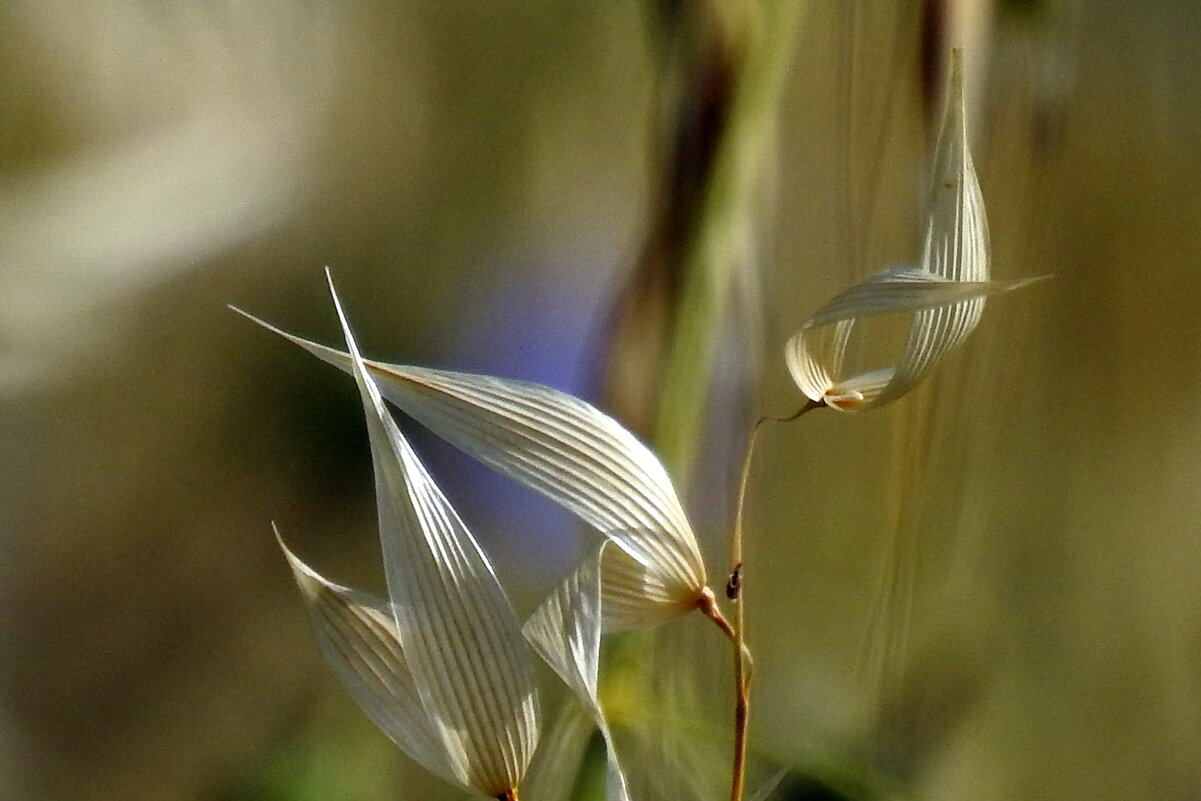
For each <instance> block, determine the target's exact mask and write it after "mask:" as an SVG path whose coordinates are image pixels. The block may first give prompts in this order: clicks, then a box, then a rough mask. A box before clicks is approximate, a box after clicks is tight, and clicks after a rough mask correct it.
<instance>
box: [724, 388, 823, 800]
mask: <svg viewBox="0 0 1201 801" xmlns="http://www.w3.org/2000/svg"><path fill="white" fill-rule="evenodd" d="M823 405H824V404H823V403H822V402H821V401H813V400H811V401H809V402H808V403H806V404H805V405H804V406H802V407H801V408H800V409H798V410H797V411H796V412H795V413H793V414H791V415H789V416H788V417H771V416H766V415H765V416H763V417H760V418H759V419H758V420H756V421H755V425H754V426H753V427H752V428H751V433H750V436H749V437H748V438H747V446H746V454H745V455H744V456H743V459H742V475H741V478H740V479H739V482H738V505H737V506H736V507H735V515H734V535H733V536H732V537H731V538H730V578H729V580H728V581H727V582H726V597H728V598H729V599H730V600H731V601H732V602H733V603H734V625H733V626H732V627H729V628H731V629H732V636H730V640H731V642H732V643H733V645H734V698H735V702H734V764H733V770H732V774H733V775H732V777H731V780H730V801H742V797H743V793H744V792H745V791H746V750H747V736H748V732H749V731H750V718H751V673H752V670H753V667H754V663H753V662H752V660H751V654H750V649H749V648H748V647H747V644H746V611H745V604H743V602H742V599H743V593H742V591H743V583H742V511H743V507H744V505H745V503H746V488H747V480H748V478H749V477H750V474H751V461H752V458H753V456H754V453H755V443H756V442H758V440H759V429H760V428H762V427H763V424H764V423H769V422H772V423H787V422H790V421H792V420H796V419H797V418H799V417H800V416H801V415H803V414H805V413H806V412H809V411H812V410H813V409H817V408H819V407H821V406H823ZM719 614H720V613H719ZM723 620H724V618H723ZM714 622H717V620H716V619H714ZM718 625H721V623H718ZM727 626H728V624H727Z"/></svg>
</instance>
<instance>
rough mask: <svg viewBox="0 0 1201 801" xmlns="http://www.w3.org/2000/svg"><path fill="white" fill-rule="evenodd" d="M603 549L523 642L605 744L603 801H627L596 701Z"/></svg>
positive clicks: (568, 582) (536, 617) (553, 597)
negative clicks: (560, 683)
mask: <svg viewBox="0 0 1201 801" xmlns="http://www.w3.org/2000/svg"><path fill="white" fill-rule="evenodd" d="M608 548H609V544H608V543H605V544H604V545H602V546H601V553H598V554H597V556H596V558H594V559H588V560H586V561H584V562H582V563H581V564H580V565H579V567H577V568H576V569H575V570H573V571H572V572H571V573H570V574H569V575H568V576H567V578H566V579H565V580H564V581H563V582H562V583H561V584H560V585H559V587H558V588H556V590H555V591H554V592H553V593H551V594H550V596H549V597H548V598H547V599H546V600H545V601H544V602H543V603H542V605H541V606H539V607H538V609H537V610H536V611H535V612H534V614H533V615H531V616H530V619H529V620H527V621H526V624H525V627H524V628H523V629H522V631H523V632H524V634H525V636H526V639H527V640H529V641H530V643H531V644H532V645H533V646H534V649H535V650H536V651H537V652H538V653H539V655H541V656H542V658H543V659H545V660H546V663H547V664H548V665H550V667H551V669H552V670H554V671H555V673H557V674H559V677H560V678H561V679H563V682H564V683H565V684H566V685H567V686H568V687H569V688H571V690H572V691H573V692H574V693H575V694H576V696H577V697H578V698H579V699H580V702H581V703H582V704H583V705H584V708H585V709H587V710H588V713H589V714H590V715H592V717H593V719H594V720H595V721H596V725H597V727H598V728H599V729H600V732H601V735H602V736H603V737H604V738H605V748H606V750H607V752H608V761H609V772H608V778H607V780H606V781H607V783H606V797H607V798H608V801H629V791H628V789H627V788H626V781H625V776H624V774H623V773H622V771H621V765H620V764H619V763H618V761H617V752H616V750H615V748H614V745H613V738H612V736H611V735H610V733H609V725H608V723H607V722H606V721H605V713H604V710H602V709H601V705H600V699H599V698H598V697H597V681H598V675H599V671H600V638H601V568H600V561H601V559H602V558H603V554H604V551H605V550H606V549H608Z"/></svg>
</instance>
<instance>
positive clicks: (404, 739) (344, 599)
mask: <svg viewBox="0 0 1201 801" xmlns="http://www.w3.org/2000/svg"><path fill="white" fill-rule="evenodd" d="M275 535H276V538H277V539H279V547H280V548H282V549H283V552H284V556H286V557H287V558H288V564H289V565H291V567H292V574H293V576H295V578H296V583H297V584H298V585H299V586H300V592H301V595H302V596H303V597H304V601H305V606H306V608H307V609H308V611H309V615H310V617H311V619H312V622H313V631H314V632H315V633H316V635H317V645H318V647H319V648H320V649H321V653H322V655H323V656H324V657H325V659H326V661H327V662H329V664H330V666H331V667H333V669H334V672H335V673H336V674H337V676H338V678H339V679H340V680H341V681H342V684H343V685H344V686H345V687H346V689H347V691H348V692H349V693H350V695H351V697H352V698H354V700H355V701H356V702H358V704H359V706H360V707H362V709H363V711H364V712H366V713H367V716H368V717H370V718H371V720H372V721H374V722H375V724H376V725H377V726H379V727H380V728H381V729H382V730H383V732H384V734H386V735H388V737H389V738H391V739H392V741H393V742H395V743H396V744H397V745H398V746H400V748H401V750H402V751H404V752H405V753H406V754H408V755H409V756H410V757H412V759H413V760H414V761H415V762H417V763H418V764H420V765H421V766H422V767H424V768H425V769H426V770H428V771H430V772H431V773H433V774H435V775H437V776H439V777H441V778H444V779H452V780H453V779H454V774H453V773H452V772H451V770H450V766H449V764H448V763H447V761H446V755H445V754H446V751H445V749H444V748H443V746H442V740H441V738H440V737H439V736H438V733H437V732H436V731H435V729H434V726H433V724H432V722H431V721H430V719H429V716H428V715H427V714H426V713H425V707H424V706H422V703H421V698H420V694H419V693H418V691H417V687H416V684H415V682H414V680H413V674H412V673H411V672H410V671H409V666H408V664H407V662H406V661H405V656H404V651H403V649H402V647H401V643H400V638H399V637H398V636H397V635H396V623H395V621H394V620H393V617H392V608H391V606H390V605H389V604H388V602H387V601H385V600H383V599H382V598H375V597H373V596H370V595H366V594H365V593H359V592H356V591H354V590H352V589H350V588H348V587H342V586H339V585H337V584H334V583H332V582H330V581H327V580H326V579H325V578H323V577H322V576H321V575H320V574H318V573H317V572H316V571H315V570H313V569H312V568H310V567H309V566H308V565H306V564H305V563H304V562H302V561H301V560H300V559H299V558H298V557H297V556H296V555H295V554H294V553H292V552H291V551H290V550H289V549H288V546H287V545H285V544H284V542H283V539H282V538H280V536H279V532H278V531H276V533H275Z"/></svg>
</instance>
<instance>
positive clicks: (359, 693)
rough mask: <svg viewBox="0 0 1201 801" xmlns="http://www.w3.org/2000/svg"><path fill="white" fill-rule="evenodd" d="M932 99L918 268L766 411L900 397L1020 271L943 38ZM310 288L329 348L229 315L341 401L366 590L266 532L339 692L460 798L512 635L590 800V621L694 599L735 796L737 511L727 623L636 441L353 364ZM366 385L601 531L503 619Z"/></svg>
mask: <svg viewBox="0 0 1201 801" xmlns="http://www.w3.org/2000/svg"><path fill="white" fill-rule="evenodd" d="M945 105H946V111H945V114H944V119H943V124H942V128H941V132H940V135H939V140H938V147H937V155H936V158H935V162H934V169H933V175H932V178H931V192H930V201H929V212H928V216H927V220H926V224H925V233H924V237H923V250H922V257H921V261H920V264H919V266H918V267H916V268H914V267H894V268H890V269H888V270H885V271H883V272H881V273H878V274H877V275H874V276H872V277H870V278H868V279H867V280H865V281H863V282H862V283H860V284H858V285H856V286H854V287H851V288H850V289H847V290H845V291H844V292H842V293H840V294H839V295H837V296H836V297H835V298H833V299H832V300H831V301H830V302H829V303H827V304H826V305H825V306H823V307H822V308H821V309H820V310H819V311H818V312H817V313H816V314H814V315H813V316H812V317H811V318H810V319H809V320H807V321H806V322H805V323H804V324H803V326H802V328H801V331H800V332H799V333H798V334H796V335H795V336H794V337H793V338H792V340H790V342H789V344H788V348H787V363H788V367H789V370H790V371H791V373H792V375H793V377H794V379H795V380H796V382H797V384H798V386H799V387H800V389H801V391H802V392H803V393H804V394H805V395H806V397H807V398H808V402H807V403H806V404H805V405H804V406H802V408H801V410H800V412H798V414H797V415H794V417H793V418H787V419H795V417H799V416H800V415H801V414H803V413H805V412H808V411H812V410H814V409H817V408H822V407H830V408H835V409H839V410H841V411H859V410H863V409H869V408H873V407H878V406H881V405H883V404H885V403H888V402H890V401H892V400H895V399H897V398H899V397H901V396H902V395H904V394H905V393H906V392H908V391H909V390H910V389H912V388H913V387H914V386H916V385H917V384H918V383H919V382H920V381H921V380H923V379H924V378H925V377H926V376H927V375H928V374H929V373H930V371H931V370H932V369H933V368H934V367H935V366H936V365H937V364H938V363H939V362H940V361H941V360H942V359H943V358H944V357H945V356H946V355H947V354H948V353H949V352H950V351H952V350H953V349H954V348H956V347H957V346H958V345H959V344H960V343H962V342H963V340H964V339H965V338H966V337H967V336H968V335H969V334H970V333H971V331H972V330H973V329H974V328H975V327H976V326H977V324H978V323H979V320H980V316H981V313H982V310H983V305H984V299H985V298H986V297H987V296H989V295H992V294H996V293H998V292H1003V291H1007V290H1010V289H1013V288H1016V287H1018V286H1021V285H1024V284H1026V283H1029V280H1023V281H1008V282H1000V281H993V280H990V279H989V269H988V232H987V222H986V220H985V215H984V205H983V200H982V196H981V192H980V187H979V183H978V182H977V180H976V175H975V170H974V168H973V166H972V161H971V156H970V154H969V152H968V149H967V134H966V122H965V119H964V102H963V67H962V58H961V54H960V53H959V52H958V51H955V52H953V54H952V58H951V71H950V78H949V91H948V93H947V101H946V104H945ZM330 290H331V294H333V297H334V305H335V308H336V310H337V313H338V317H339V319H340V321H341V324H342V330H343V335H344V337H345V341H346V351H345V352H344V351H339V350H336V349H334V348H330V347H326V346H324V345H319V344H317V343H314V342H310V341H308V340H305V339H301V338H300V337H297V336H294V335H292V334H288V333H285V332H283V331H281V330H279V329H277V328H274V327H273V326H270V325H268V324H267V323H263V322H262V321H259V320H257V319H256V318H253V317H251V319H253V320H255V321H256V322H259V323H260V324H262V325H263V326H265V327H267V328H268V329H270V330H272V331H274V332H276V333H278V334H280V335H281V336H283V337H285V338H286V339H288V340H290V341H291V342H293V343H295V344H297V345H299V346H300V347H302V348H304V349H305V350H307V351H309V352H310V353H312V354H313V355H315V356H317V357H318V358H319V359H321V360H323V361H325V362H328V363H330V364H332V365H334V366H336V367H338V368H340V369H342V370H343V371H345V372H347V373H349V374H351V375H352V376H353V378H354V380H355V382H356V384H357V386H358V388H359V393H360V396H361V399H362V402H363V409H364V412H365V415H366V420H367V428H368V433H369V437H370V442H371V451H372V461H373V464H374V468H375V485H376V499H377V504H378V522H379V535H380V543H381V548H382V552H383V559H384V568H385V575H386V577H387V586H388V598H387V599H380V598H374V597H371V596H368V595H365V594H362V593H359V592H356V591H355V590H352V589H349V588H347V587H342V586H339V585H337V584H334V583H332V582H329V581H328V580H326V579H324V578H323V577H322V576H320V575H319V574H318V573H317V572H315V571H314V570H312V569H311V568H310V567H308V566H307V565H306V564H304V563H303V562H302V561H301V560H300V559H299V558H298V557H297V556H296V555H294V554H293V553H292V552H291V551H290V550H288V548H287V546H286V545H284V544H283V541H282V539H281V541H280V544H281V547H282V548H283V550H284V553H285V555H286V557H287V559H288V561H289V563H290V565H291V566H292V570H293V572H294V574H295V577H296V581H297V583H298V585H299V586H300V588H301V591H302V595H303V597H304V600H305V603H306V605H307V607H308V610H309V613H310V615H311V617H312V622H313V627H314V630H315V632H316V636H317V640H318V644H319V646H320V648H321V650H322V653H323V654H324V656H325V658H326V659H327V660H328V661H329V662H330V664H331V665H332V666H333V668H334V670H335V672H336V673H337V674H338V676H339V678H340V679H341V680H342V682H343V683H344V684H345V685H346V687H347V689H348V690H349V692H350V694H351V695H352V696H353V697H354V699H355V700H356V701H357V702H358V703H359V705H360V706H362V707H363V709H364V711H366V713H367V714H368V715H369V716H370V717H371V718H372V720H374V721H375V722H376V723H377V724H378V725H379V726H380V728H381V729H382V730H383V731H384V732H385V733H386V734H387V735H388V736H389V737H391V738H392V739H393V740H394V741H395V742H396V743H397V745H398V746H400V748H401V749H402V750H403V751H405V753H407V754H408V755H409V756H410V757H411V758H412V759H413V760H414V761H416V762H417V763H419V764H420V765H422V766H423V767H425V768H426V769H427V770H429V771H430V772H431V773H433V774H435V775H437V776H439V777H441V778H442V779H444V780H446V781H448V782H450V783H452V784H454V785H456V786H458V787H460V788H462V789H464V790H465V791H468V792H470V793H472V794H474V795H477V796H482V797H491V798H497V799H502V801H504V800H506V799H508V800H510V801H516V799H517V798H518V793H519V791H520V787H521V786H522V783H523V780H524V779H525V777H526V772H527V768H528V766H529V764H530V761H531V759H532V757H533V755H534V751H535V749H536V747H537V745H538V741H539V735H540V729H541V727H540V714H541V713H540V706H539V692H538V688H537V686H536V683H535V681H534V678H533V675H534V673H533V666H532V656H533V655H532V653H531V648H530V647H529V646H532V651H533V652H536V653H537V654H538V655H539V656H540V657H541V658H542V659H543V660H545V661H546V663H547V664H548V665H549V666H550V667H551V669H552V670H553V671H554V672H555V673H556V674H557V675H558V676H559V677H560V678H561V679H562V680H563V682H564V683H565V684H566V686H567V687H568V688H569V689H570V690H571V691H572V693H573V694H574V695H575V697H576V698H577V699H578V701H579V703H580V704H581V705H582V708H583V709H584V710H585V711H586V712H587V714H588V716H589V717H590V718H591V720H592V722H593V723H594V724H595V726H596V727H597V728H598V729H599V731H600V733H601V736H602V737H603V738H604V741H605V743H606V746H607V780H606V781H607V784H606V792H607V796H608V798H609V799H610V801H626V799H629V797H630V793H629V789H628V785H627V782H626V778H625V776H624V775H623V771H622V768H621V763H620V761H619V759H618V754H617V752H616V749H615V747H614V743H613V738H612V736H611V733H610V729H609V726H608V723H607V721H606V718H605V713H604V710H603V708H602V706H601V703H600V700H599V698H598V680H599V666H600V660H599V655H600V647H601V638H602V635H603V634H605V633H609V632H614V631H620V630H626V629H634V628H643V627H648V626H653V625H658V624H661V623H664V622H667V621H669V620H671V619H673V618H675V617H678V616H679V615H682V614H684V613H687V612H689V611H691V610H699V611H701V612H702V613H703V614H705V615H706V616H707V617H708V618H709V619H711V620H712V621H713V622H714V623H716V624H717V625H718V626H719V627H720V628H721V629H722V631H723V632H724V633H725V634H726V635H727V636H728V637H729V638H730V639H731V641H732V642H733V645H734V654H735V690H736V696H737V699H738V703H737V714H736V716H735V732H734V743H735V748H734V758H733V766H732V771H731V772H732V780H731V798H732V799H733V801H741V799H742V798H743V796H744V787H745V765H746V748H747V732H748V728H747V721H748V716H749V710H750V658H749V649H748V648H747V645H746V643H745V642H744V636H743V630H744V618H743V615H744V612H743V604H742V602H741V600H740V596H741V592H742V578H741V568H742V550H741V548H742V531H741V525H740V522H739V523H738V524H736V527H735V531H734V533H733V536H732V538H731V539H732V565H731V570H730V573H729V578H728V580H726V593H725V594H726V596H727V598H728V599H729V600H730V601H731V602H733V603H734V605H735V609H736V614H735V616H734V622H733V623H731V622H729V621H728V620H727V618H726V617H725V615H724V614H723V613H722V611H721V609H720V608H719V604H718V602H717V600H716V598H715V595H714V593H713V591H712V590H711V589H710V588H709V586H708V583H707V582H708V579H707V578H706V570H705V566H704V563H703V561H702V559H701V554H700V550H699V548H698V547H697V542H696V539H695V537H694V535H693V532H692V528H691V526H690V524H689V522H688V520H687V517H686V516H685V514H684V511H683V508H682V506H681V504H680V501H679V499H678V498H677V495H676V492H675V489H674V488H673V486H672V483H671V480H670V479H669V477H668V475H667V471H666V470H665V469H664V467H663V465H662V464H661V462H660V460H659V459H658V458H657V457H656V456H655V454H654V453H652V452H651V451H650V450H649V449H648V448H647V447H646V446H645V445H643V444H642V443H641V442H640V441H639V440H638V439H637V438H636V437H634V436H633V435H632V434H631V433H629V432H628V431H627V430H626V429H625V428H623V427H622V426H621V425H619V424H618V423H617V422H616V421H615V420H613V419H612V418H611V417H609V416H608V415H606V414H604V413H603V412H601V411H599V410H598V409H596V408H595V407H593V406H591V405H590V404H588V403H585V402H584V401H582V400H580V399H578V398H575V397H573V396H571V395H567V394H565V393H562V392H559V391H557V390H554V389H551V388H549V387H545V386H541V385H537V384H532V383H528V382H522V381H514V380H508V379H503V378H496V377H492V376H482V375H472V374H467V373H456V372H449V371H443V370H434V369H430V368H423V367H412V366H405V365H396V364H384V363H381V362H374V361H369V360H364V359H363V358H362V357H361V356H360V354H359V350H358V347H357V345H356V343H355V340H354V337H353V335H352V332H351V328H350V325H349V323H348V321H347V318H346V316H345V314H344V313H343V311H342V308H341V306H340V304H339V303H338V300H337V296H336V294H334V290H333V282H332V279H331V281H330ZM893 313H896V314H901V313H903V314H910V315H912V319H911V322H910V326H909V332H908V336H907V340H906V343H905V346H904V348H903V351H902V353H901V356H900V358H899V359H898V361H897V362H896V363H895V364H890V365H886V366H883V367H881V368H878V369H874V370H871V371H869V372H866V373H859V374H855V375H844V374H843V362H844V358H845V354H846V350H847V344H848V341H849V339H850V337H851V335H852V333H853V330H854V325H855V323H856V322H857V321H858V320H860V319H862V318H864V317H868V316H872V315H879V314H893ZM243 314H244V312H243ZM247 316H248V317H249V316H250V315H247ZM385 399H387V400H388V401H390V402H392V403H393V404H395V405H396V406H397V407H399V408H400V409H401V410H403V411H404V412H405V413H406V414H407V415H409V416H410V417H412V418H413V419H415V420H416V421H418V422H419V423H421V424H422V425H424V426H425V427H427V428H429V429H430V430H431V431H433V432H434V433H435V434H437V435H439V436H440V437H442V438H444V439H446V440H447V441H449V442H451V443H452V444H454V445H455V446H457V447H458V448H460V449H461V450H463V451H464V452H466V453H467V454H469V455H470V456H472V457H474V458H476V459H478V460H480V461H481V462H483V463H484V464H487V465H488V466H490V467H492V468H493V469H495V470H497V471H499V472H500V473H502V474H504V475H506V476H508V477H510V478H512V479H514V480H516V481H518V482H520V483H522V484H525V485H526V486H528V487H530V488H532V489H534V490H536V491H538V492H541V493H542V494H544V495H546V496H547V497H548V498H550V499H551V500H553V501H555V502H556V503H559V504H561V505H562V506H564V507H565V508H567V509H568V510H570V511H572V512H573V513H575V514H576V515H577V516H578V517H579V518H581V519H582V520H583V521H584V522H586V523H587V524H589V525H590V526H591V527H593V528H594V529H596V530H597V531H599V532H600V533H601V534H602V535H603V536H604V538H605V541H604V544H603V545H602V546H601V547H600V548H599V549H597V550H595V551H593V552H592V553H591V554H589V555H588V557H587V558H586V559H585V560H584V561H583V562H581V563H580V564H579V565H578V566H576V568H575V569H574V570H572V571H571V572H570V573H569V574H568V575H567V577H566V578H565V579H564V580H563V582H562V583H561V584H560V585H559V586H558V588H557V589H556V590H555V591H553V592H552V593H551V594H550V596H549V597H548V598H547V599H546V600H545V601H544V602H543V604H542V605H541V606H540V607H539V608H538V609H537V610H536V611H535V612H534V614H533V615H531V617H530V618H529V619H528V620H527V621H526V622H525V623H524V625H522V624H519V622H518V621H517V619H516V618H515V616H514V614H513V611H512V608H511V606H510V605H509V602H508V600H507V598H506V596H505V594H504V591H503V589H502V588H501V586H500V583H499V581H498V580H497V578H496V575H495V573H494V571H493V569H492V566H491V564H490V563H489V561H488V558H487V556H486V555H485V554H484V552H483V551H482V550H481V549H480V547H479V546H478V544H477V543H476V541H475V539H474V538H473V536H472V535H471V533H470V532H469V531H468V530H467V528H466V526H465V525H464V524H463V522H462V521H461V520H460V519H459V517H458V515H457V514H456V513H455V511H454V509H453V508H452V507H451V506H450V504H449V502H448V501H447V500H446V498H445V497H444V496H443V495H442V493H441V491H440V490H439V489H438V487H437V485H436V484H435V482H434V481H433V479H432V478H431V477H430V475H429V474H428V473H427V472H426V470H425V468H424V466H423V465H422V463H421V461H420V459H419V458H418V457H417V455H416V453H415V452H414V451H413V449H412V448H411V447H410V446H409V444H408V441H407V440H406V439H405V436H404V434H403V433H402V432H401V430H400V428H399V427H398V425H397V424H396V422H395V420H394V419H393V417H392V415H391V413H390V412H389V411H388V410H387V408H386V407H385V405H384V400H385ZM769 419H773V418H762V419H761V420H760V422H761V423H762V422H764V421H766V420H769ZM759 430H760V426H759V425H756V427H755V429H754V430H753V433H752V435H751V438H750V440H749V443H748V447H747V452H746V458H745V460H744V466H743V473H742V483H741V486H740V499H739V503H740V507H741V497H742V495H743V494H744V493H745V491H746V482H747V476H748V474H749V465H750V462H751V456H752V453H753V447H754V443H755V438H756V436H757V434H758V432H759ZM740 519H741V513H740V514H739V521H740ZM527 643H528V645H527ZM768 792H770V786H768V787H764V788H761V789H760V791H759V792H758V793H757V794H756V798H761V797H765V795H766V794H767V793H768Z"/></svg>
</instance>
